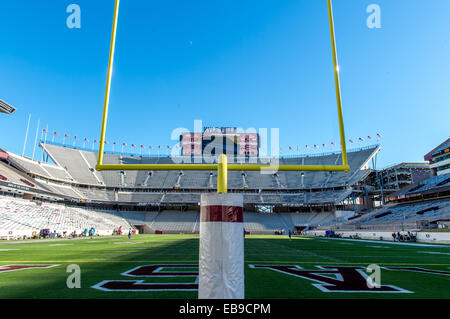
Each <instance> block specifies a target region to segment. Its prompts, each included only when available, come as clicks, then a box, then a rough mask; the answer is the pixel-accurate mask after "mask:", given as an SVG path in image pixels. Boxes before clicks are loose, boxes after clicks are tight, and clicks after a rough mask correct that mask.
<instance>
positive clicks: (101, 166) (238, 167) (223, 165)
mask: <svg viewBox="0 0 450 319" xmlns="http://www.w3.org/2000/svg"><path fill="white" fill-rule="evenodd" d="M326 1H327V7H328V19H329V28H330V36H331V49H332V56H333V66H334V69H333V73H334V82H335V90H336V102H337V111H338V124H339V134H340V144H341V152H342V157H341V160H342V164H341V165H337V164H334V165H278V164H276V165H272V164H269V165H268V164H263V165H262V164H230V165H228V163H227V157H226V155H224V154H222V155H221V156H220V160H219V163H217V164H105V163H104V162H103V155H104V144H105V136H106V125H107V119H108V108H109V98H110V91H111V79H112V68H113V63H114V52H115V46H116V32H117V23H118V16H119V3H120V0H116V1H115V6H114V18H113V25H112V34H111V44H110V51H109V62H108V72H107V81H106V89H105V99H104V104H103V116H102V123H101V131H100V149H99V156H98V162H97V165H96V167H95V169H96V170H97V171H105V170H110V171H114V170H122V171H125V170H128V171H135V170H144V171H145V170H146V171H148V170H159V171H169V170H207V171H210V170H217V172H218V179H217V192H218V193H227V190H228V187H227V180H228V179H227V176H228V171H229V170H230V171H242V170H243V171H263V170H264V171H328V172H348V171H349V170H350V167H349V164H348V161H347V150H346V144H345V133H344V120H343V112H342V99H341V88H340V79H339V64H338V59H337V50H336V38H335V31H334V19H333V9H332V0H326Z"/></svg>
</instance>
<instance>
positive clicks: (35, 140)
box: [31, 119, 41, 160]
mask: <svg viewBox="0 0 450 319" xmlns="http://www.w3.org/2000/svg"><path fill="white" fill-rule="evenodd" d="M40 123H41V120H40V119H38V124H37V127H36V137H35V138H34V147H33V155H32V156H31V159H32V160H34V152H35V151H36V143H37V138H38V135H39V125H40Z"/></svg>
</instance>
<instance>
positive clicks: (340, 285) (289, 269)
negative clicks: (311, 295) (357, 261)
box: [249, 265, 411, 293]
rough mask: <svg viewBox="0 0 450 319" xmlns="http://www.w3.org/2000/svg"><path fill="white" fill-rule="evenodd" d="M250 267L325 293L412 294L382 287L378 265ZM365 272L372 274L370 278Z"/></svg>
mask: <svg viewBox="0 0 450 319" xmlns="http://www.w3.org/2000/svg"><path fill="white" fill-rule="evenodd" d="M249 267H250V268H263V269H270V270H273V271H278V272H281V273H285V274H289V275H292V276H296V277H300V278H304V279H307V280H310V281H313V282H316V283H315V284H313V286H314V287H316V288H317V289H319V290H320V291H323V292H368V293H380V292H381V293H411V291H408V290H405V289H402V288H398V287H395V286H391V285H381V284H380V283H379V280H380V277H379V276H380V267H378V266H377V265H370V266H369V267H367V269H364V267H360V266H316V268H317V269H312V270H309V269H308V270H306V269H303V268H302V267H300V266H292V265H291V266H290V265H250V266H249ZM377 267H378V268H377ZM364 270H366V271H368V272H370V273H372V274H371V275H370V276H368V275H367V274H366V272H365V271H364Z"/></svg>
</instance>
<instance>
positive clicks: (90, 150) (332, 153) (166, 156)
mask: <svg viewBox="0 0 450 319" xmlns="http://www.w3.org/2000/svg"><path fill="white" fill-rule="evenodd" d="M40 143H41V144H44V145H47V144H49V145H54V146H60V147H64V148H68V149H73V150H81V151H86V152H98V149H97V148H92V147H82V146H76V145H75V146H73V145H69V144H62V143H57V142H51V141H50V142H49V141H43V140H41V141H40ZM379 146H380V144H372V145H368V146H364V147H360V148H352V149H348V150H347V153H354V152H360V151H364V150H368V149H371V148H376V147H379ZM119 147H120V146H119ZM105 154H109V155H121V156H130V157H139V158H170V157H176V158H192V159H200V158H206V157H204V156H190V155H189V156H185V155H175V156H171V155H168V154H151V155H145V154H136V153H129V152H118V151H114V152H113V151H105ZM338 154H341V152H339V151H336V152H324V153H315V154H297V155H295V154H294V155H279V156H274V157H269V156H263V157H260V156H233V158H234V159H236V160H238V159H248V158H255V157H257V158H259V159H267V160H269V159H273V158H278V159H291V158H310V157H323V156H329V155H338ZM212 157H217V158H218V156H214V155H213V156H212ZM229 161H230V160H229Z"/></svg>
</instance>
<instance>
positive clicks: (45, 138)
mask: <svg viewBox="0 0 450 319" xmlns="http://www.w3.org/2000/svg"><path fill="white" fill-rule="evenodd" d="M45 127H46V128H45V137H44V145H45V142H46V141H47V133H48V124H47V125H46V126H45ZM43 161H44V147H42V159H41V162H43Z"/></svg>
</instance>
